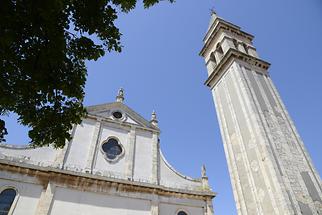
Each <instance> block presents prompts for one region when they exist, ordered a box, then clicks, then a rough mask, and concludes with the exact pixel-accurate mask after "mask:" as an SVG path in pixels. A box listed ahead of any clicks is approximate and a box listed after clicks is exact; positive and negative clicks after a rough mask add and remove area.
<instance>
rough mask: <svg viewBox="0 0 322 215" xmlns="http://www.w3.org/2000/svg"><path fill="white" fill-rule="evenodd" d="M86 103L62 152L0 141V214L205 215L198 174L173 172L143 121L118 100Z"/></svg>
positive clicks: (206, 201) (207, 202) (208, 200)
mask: <svg viewBox="0 0 322 215" xmlns="http://www.w3.org/2000/svg"><path fill="white" fill-rule="evenodd" d="M123 96H124V95H123V90H122V89H121V90H120V91H119V94H118V96H117V100H116V102H113V103H108V104H102V105H96V106H91V107H88V108H87V111H88V115H87V117H86V118H85V119H83V121H82V123H81V124H80V125H77V126H74V128H73V131H72V136H73V139H72V140H71V141H70V142H69V143H68V144H67V145H66V146H65V148H64V149H61V150H56V149H53V148H50V147H43V148H32V147H28V146H13V145H4V144H2V145H1V148H0V170H1V171H0V214H1V215H5V214H15V215H18V214H20V215H29V214H30V215H32V214H37V215H38V214H43V215H45V214H51V215H61V214H68V215H72V214H75V215H76V214H77V215H79V214H83V215H85V214H95V215H100V214H102V215H103V214H104V215H105V214H111V215H150V214H152V215H157V214H160V215H169V214H173V215H212V214H213V212H212V198H213V197H214V196H215V193H214V192H212V191H211V189H210V187H209V185H208V178H207V176H206V173H205V168H204V167H203V168H202V177H201V178H199V179H192V178H190V177H187V176H184V175H182V174H180V173H179V172H177V171H176V170H175V169H174V168H173V167H172V166H171V165H170V164H169V163H168V162H167V161H166V159H165V158H164V156H163V155H162V153H161V151H160V147H159V141H160V140H159V134H160V130H159V128H158V124H157V122H158V121H157V118H156V114H155V113H153V114H152V118H151V120H150V121H147V120H146V119H144V118H143V117H142V116H140V115H139V114H138V113H136V112H135V111H133V110H132V109H131V108H129V107H128V106H126V105H125V104H124V103H123V100H124V97H123Z"/></svg>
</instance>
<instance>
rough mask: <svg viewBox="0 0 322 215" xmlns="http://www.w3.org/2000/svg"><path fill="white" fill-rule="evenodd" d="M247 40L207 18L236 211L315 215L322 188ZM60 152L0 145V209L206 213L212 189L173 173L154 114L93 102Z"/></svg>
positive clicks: (321, 209) (211, 82)
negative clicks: (143, 115)
mask: <svg viewBox="0 0 322 215" xmlns="http://www.w3.org/2000/svg"><path fill="white" fill-rule="evenodd" d="M253 38H254V37H253V36H252V35H251V34H249V33H247V32H244V31H243V30H241V29H240V27H238V26H236V25H234V24H232V23H230V22H227V21H225V20H223V19H221V18H220V17H218V16H217V15H216V14H215V13H213V14H212V17H211V21H210V25H209V28H208V31H207V34H206V36H205V38H204V46H203V48H202V50H201V52H200V55H201V56H202V57H204V59H205V62H206V66H207V70H208V79H207V80H206V82H205V84H206V86H208V87H209V88H210V90H211V92H212V95H213V98H214V101H215V105H216V111H217V115H218V120H219V124H220V129H221V135H222V139H223V144H224V149H225V155H226V159H227V163H228V167H229V174H230V178H231V183H232V187H233V193H234V198H235V201H236V207H237V211H238V214H239V215H275V214H276V215H301V214H304V215H319V214H320V215H321V214H322V188H321V187H322V185H321V179H320V176H319V174H318V172H317V171H316V169H315V168H314V166H313V163H312V161H311V159H310V156H309V154H308V153H307V151H306V149H305V147H304V144H303V142H302V140H301V138H300V136H299V135H298V133H297V131H296V128H295V126H294V124H293V122H292V120H291V118H290V116H289V115H288V113H287V110H286V108H285V106H284V104H283V102H282V100H281V99H280V97H279V94H278V92H277V90H276V88H275V87H274V84H273V82H272V80H271V79H270V76H269V73H268V68H269V66H270V64H269V63H267V62H266V61H264V60H262V59H261V58H260V57H259V56H258V54H257V52H256V48H255V47H254V45H253V43H252V40H253ZM87 110H88V115H87V117H86V118H84V119H83V121H82V123H81V124H80V125H77V126H74V128H73V130H72V136H73V138H72V140H71V141H70V142H69V143H68V144H66V146H65V148H63V149H61V150H55V149H53V148H50V147H43V148H31V147H28V146H13V145H5V144H1V145H0V215H7V214H14V215H31V214H37V215H39V214H40V215H45V214H46V215H49V214H51V215H61V214H67V215H79V214H83V215H87V214H95V215H100V214H102V215H103V214H104V215H105V214H111V215H213V207H212V199H213V198H214V197H215V195H216V194H215V193H214V192H213V191H212V190H211V189H210V187H209V185H208V178H207V176H206V170H205V167H203V168H202V171H201V178H199V179H192V178H190V177H187V176H184V175H182V174H180V173H178V172H177V171H176V170H175V169H174V168H173V167H172V166H171V165H170V164H169V163H168V162H167V161H166V159H165V158H164V156H163V155H162V153H161V151H160V147H159V141H160V140H159V134H160V130H159V128H158V121H157V117H156V114H155V113H152V117H151V120H149V121H148V120H146V119H144V118H143V117H141V116H140V115H139V114H138V113H136V112H135V111H133V110H132V109H131V108H129V107H128V106H126V105H125V104H124V93H123V90H120V91H119V93H118V95H117V97H116V101H115V102H113V103H108V104H102V105H96V106H91V107H88V108H87Z"/></svg>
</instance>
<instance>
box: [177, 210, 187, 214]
mask: <svg viewBox="0 0 322 215" xmlns="http://www.w3.org/2000/svg"><path fill="white" fill-rule="evenodd" d="M177 215H188V214H187V213H186V212H184V211H179V212H178V214H177Z"/></svg>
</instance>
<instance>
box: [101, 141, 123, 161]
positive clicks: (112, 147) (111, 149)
mask: <svg viewBox="0 0 322 215" xmlns="http://www.w3.org/2000/svg"><path fill="white" fill-rule="evenodd" d="M102 149H103V151H104V153H105V155H106V157H107V158H108V159H110V160H114V159H115V158H116V157H117V156H119V155H120V154H122V147H121V145H120V144H119V142H118V141H117V140H116V139H114V138H111V139H109V140H108V141H107V142H105V143H103V145H102Z"/></svg>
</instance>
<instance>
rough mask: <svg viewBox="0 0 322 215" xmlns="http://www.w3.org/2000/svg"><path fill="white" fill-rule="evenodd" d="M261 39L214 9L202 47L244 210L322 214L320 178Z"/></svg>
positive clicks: (208, 82)
mask: <svg viewBox="0 0 322 215" xmlns="http://www.w3.org/2000/svg"><path fill="white" fill-rule="evenodd" d="M253 38H254V37H253V36H252V35H251V34H249V33H247V32H245V31H243V30H242V29H241V28H240V27H238V26H236V25H234V24H232V23H230V22H227V21H225V20H223V19H222V18H220V17H218V16H217V15H216V13H214V12H213V14H212V17H211V21H210V25H209V28H208V31H207V33H206V36H205V38H204V47H203V48H202V50H201V52H200V55H201V56H202V57H204V59H205V62H206V66H207V70H208V79H207V80H206V82H205V84H206V86H208V87H209V88H210V90H211V93H212V96H213V99H214V102H215V105H216V111H217V116H218V120H219V125H220V129H221V135H222V140H223V143H224V150H225V154H226V160H227V163H228V167H229V174H230V178H231V184H232V187H233V192H234V198H235V201H236V206H237V211H238V214H243V215H245V214H251V215H257V214H263V215H271V214H276V215H277V214H280V215H300V214H304V215H318V214H322V188H321V187H322V186H321V179H320V176H319V174H318V172H317V171H316V169H315V168H314V166H313V163H312V161H311V159H310V156H309V154H308V153H307V151H306V149H305V147H304V144H303V142H302V140H301V138H300V136H299V134H298V132H297V131H296V128H295V126H294V123H293V122H292V120H291V118H290V116H289V114H288V112H287V110H286V108H285V106H284V104H283V102H282V100H281V98H280V96H279V94H278V92H277V90H276V88H275V86H274V84H273V82H272V80H271V78H270V76H269V72H268V68H269V66H270V64H269V63H267V62H266V61H264V60H262V59H261V58H260V57H259V56H258V54H257V52H256V48H255V47H254V45H253V43H252V40H253Z"/></svg>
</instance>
